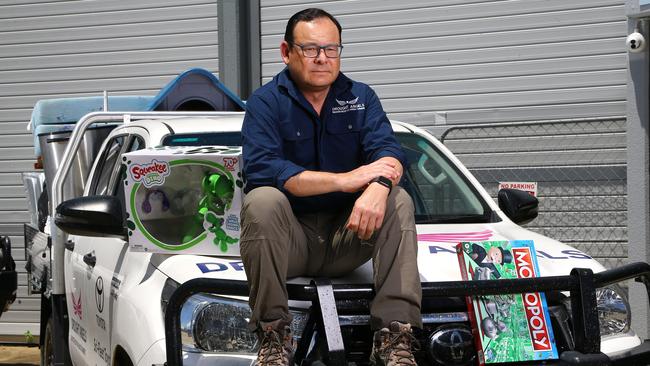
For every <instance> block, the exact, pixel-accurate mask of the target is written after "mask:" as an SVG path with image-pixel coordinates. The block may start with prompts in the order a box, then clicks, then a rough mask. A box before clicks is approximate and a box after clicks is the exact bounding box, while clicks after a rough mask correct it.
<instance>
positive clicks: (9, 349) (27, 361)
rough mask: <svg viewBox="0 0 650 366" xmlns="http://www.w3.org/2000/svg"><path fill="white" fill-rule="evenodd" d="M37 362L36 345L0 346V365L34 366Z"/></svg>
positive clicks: (38, 361)
mask: <svg viewBox="0 0 650 366" xmlns="http://www.w3.org/2000/svg"><path fill="white" fill-rule="evenodd" d="M39 363H40V351H39V349H38V347H26V346H0V366H9V365H11V366H35V365H39Z"/></svg>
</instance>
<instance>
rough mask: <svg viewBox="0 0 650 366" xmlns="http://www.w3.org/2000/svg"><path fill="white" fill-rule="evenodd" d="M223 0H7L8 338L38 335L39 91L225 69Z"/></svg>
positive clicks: (3, 101) (3, 213) (2, 152)
mask: <svg viewBox="0 0 650 366" xmlns="http://www.w3.org/2000/svg"><path fill="white" fill-rule="evenodd" d="M217 40H218V34H217V2H216V1H215V0H212V1H209V0H138V1H118V0H109V1H52V0H48V1H37V0H31V1H20V0H6V1H3V2H2V5H0V234H4V235H9V236H10V238H11V240H12V244H13V248H14V249H13V255H14V258H15V259H16V261H17V267H18V269H19V270H20V274H19V290H18V300H17V301H16V303H14V305H13V306H12V307H11V310H10V311H9V312H8V313H6V314H4V315H3V316H2V319H1V320H0V340H2V339H5V340H18V341H21V340H23V339H24V338H23V337H22V335H23V334H25V332H27V331H29V332H30V333H32V334H38V333H39V329H38V321H39V298H38V297H29V296H27V288H26V276H25V274H24V266H25V262H24V261H25V255H24V249H23V248H24V243H23V238H22V224H23V222H26V221H28V220H29V217H28V213H27V211H26V210H27V202H26V199H25V192H24V190H23V188H22V182H21V178H20V172H23V171H31V170H33V164H34V159H35V157H34V150H33V148H32V138H31V135H30V134H29V133H28V132H27V130H26V128H27V122H28V121H29V118H30V114H31V108H32V107H33V105H34V103H35V102H36V101H37V100H39V99H45V98H58V97H68V96H90V95H95V96H97V95H101V94H102V91H103V90H108V91H109V93H110V94H111V95H154V94H156V93H157V92H158V90H159V89H160V88H161V87H162V86H163V85H165V84H166V83H167V82H169V81H170V80H171V79H172V78H174V77H175V76H176V75H178V74H179V73H180V72H182V71H184V70H186V69H188V68H190V67H203V68H205V69H208V70H210V71H212V72H215V73H216V72H217V67H218V64H219V62H218V58H217V56H218V55H217V47H218V45H217V43H218V41H217Z"/></svg>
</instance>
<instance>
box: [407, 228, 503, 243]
mask: <svg viewBox="0 0 650 366" xmlns="http://www.w3.org/2000/svg"><path fill="white" fill-rule="evenodd" d="M492 234H493V232H492V230H483V231H470V232H465V233H434V234H418V241H425V242H437V243H460V242H462V241H483V240H488V239H490V238H491V237H492Z"/></svg>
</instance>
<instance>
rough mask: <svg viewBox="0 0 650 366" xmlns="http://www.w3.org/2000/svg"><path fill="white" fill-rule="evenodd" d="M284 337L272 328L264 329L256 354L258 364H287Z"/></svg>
mask: <svg viewBox="0 0 650 366" xmlns="http://www.w3.org/2000/svg"><path fill="white" fill-rule="evenodd" d="M283 341H284V339H283V337H282V336H281V335H280V333H279V332H277V331H275V330H273V329H272V328H270V327H269V328H267V329H266V330H265V331H264V336H263V338H262V345H261V347H260V351H259V354H258V356H257V365H258V366H267V365H268V366H286V365H288V364H289V358H288V355H287V353H288V350H286V349H285V346H284V342H283Z"/></svg>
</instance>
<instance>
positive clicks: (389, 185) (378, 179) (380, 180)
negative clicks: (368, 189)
mask: <svg viewBox="0 0 650 366" xmlns="http://www.w3.org/2000/svg"><path fill="white" fill-rule="evenodd" d="M375 182H376V183H379V184H381V185H382V186H384V187H386V188H388V192H390V191H392V190H393V181H392V180H390V179H388V178H386V177H383V176H379V177H375V178H373V179H372V180H371V181H370V182H369V183H368V184H370V183H375Z"/></svg>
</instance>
